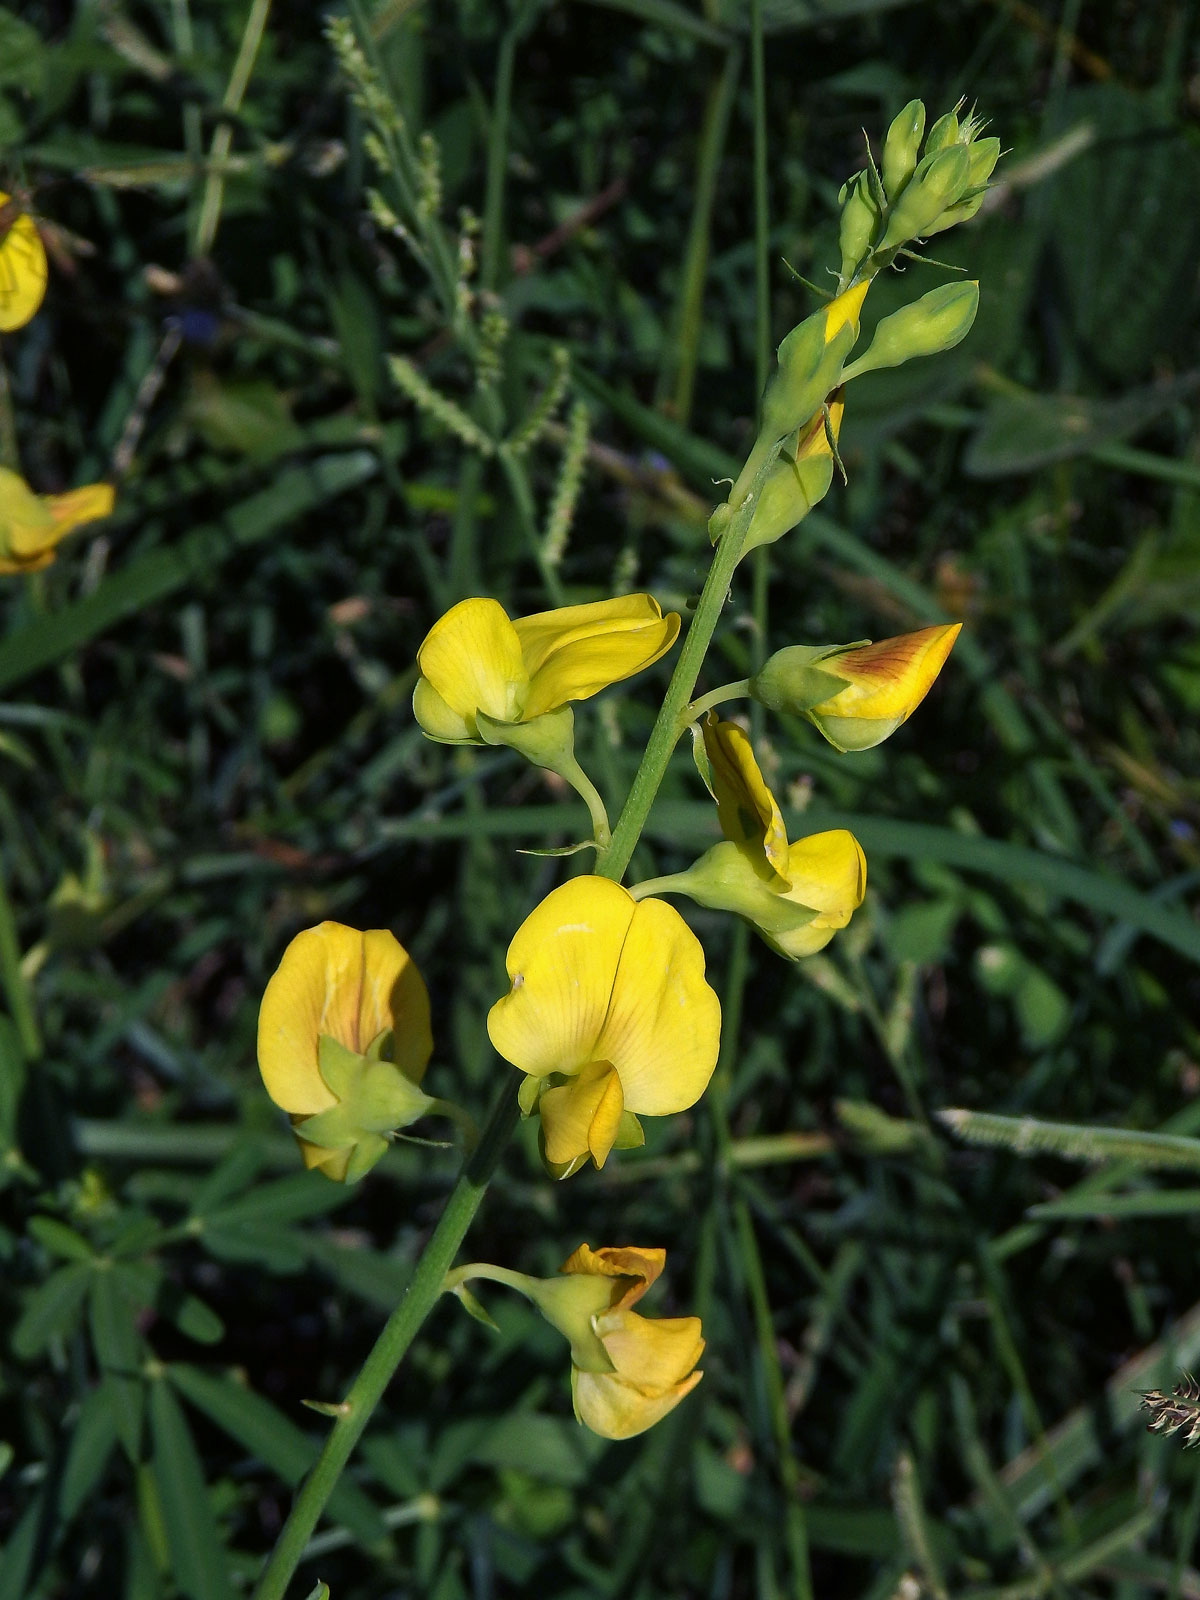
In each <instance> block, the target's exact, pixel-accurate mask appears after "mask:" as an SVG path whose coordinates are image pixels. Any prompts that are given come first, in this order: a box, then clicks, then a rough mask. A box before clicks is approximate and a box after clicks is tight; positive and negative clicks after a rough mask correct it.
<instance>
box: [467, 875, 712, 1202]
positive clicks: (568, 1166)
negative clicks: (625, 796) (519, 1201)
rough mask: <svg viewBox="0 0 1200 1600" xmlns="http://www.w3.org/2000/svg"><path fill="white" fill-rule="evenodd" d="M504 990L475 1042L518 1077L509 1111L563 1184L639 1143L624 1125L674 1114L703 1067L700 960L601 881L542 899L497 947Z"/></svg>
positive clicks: (704, 1006)
mask: <svg viewBox="0 0 1200 1600" xmlns="http://www.w3.org/2000/svg"><path fill="white" fill-rule="evenodd" d="M508 975H509V977H510V978H511V980H512V989H511V990H510V991H509V993H508V994H506V995H505V996H504V998H503V999H501V1000H498V1001H497V1002H496V1004H495V1005H494V1006H493V1007H492V1009H491V1011H490V1012H489V1013H488V1034H489V1035H490V1037H491V1041H492V1043H493V1045H495V1047H496V1049H497V1051H498V1052H499V1053H500V1055H502V1056H503V1057H504V1059H505V1060H506V1061H511V1062H512V1063H513V1065H514V1066H516V1067H519V1068H520V1069H521V1071H522V1072H524V1073H525V1074H526V1078H525V1082H524V1084H523V1085H522V1087H521V1097H520V1098H521V1108H522V1110H523V1111H524V1112H525V1113H526V1115H532V1114H533V1112H534V1110H535V1109H536V1110H537V1111H538V1112H539V1113H540V1115H541V1119H542V1138H543V1149H544V1154H545V1158H546V1161H547V1163H548V1165H549V1166H550V1167H551V1169H552V1170H553V1171H555V1172H556V1174H557V1175H559V1176H564V1177H565V1176H568V1175H569V1174H570V1173H572V1172H574V1171H576V1170H577V1169H578V1168H579V1167H581V1166H582V1165H583V1164H584V1163H585V1162H586V1161H587V1159H588V1157H589V1156H590V1157H591V1159H592V1160H593V1161H594V1162H595V1164H596V1165H597V1166H598V1167H602V1166H603V1165H604V1163H605V1161H606V1160H607V1159H608V1154H609V1151H610V1150H612V1149H613V1148H614V1146H615V1147H617V1148H624V1147H625V1146H627V1145H632V1144H640V1143H641V1129H640V1126H639V1124H638V1122H637V1115H638V1114H644V1115H648V1116H655V1117H661V1116H666V1115H668V1114H669V1113H670V1112H673V1111H684V1110H686V1109H687V1107H688V1106H691V1105H694V1104H695V1103H696V1101H697V1100H698V1099H699V1098H700V1096H701V1095H702V1094H703V1093H704V1090H705V1087H706V1086H707V1084H708V1080H709V1078H710V1077H711V1076H712V1072H713V1068H714V1067H715V1066H716V1063H717V1047H718V1045H719V1043H720V1037H721V1007H720V1004H719V1002H718V1000H717V997H716V995H715V994H714V993H713V991H712V989H710V988H709V986H708V984H707V983H706V982H705V980H704V951H703V950H702V949H701V947H700V943H699V940H698V939H697V938H696V936H695V935H694V934H693V933H692V932H691V930H690V929H689V928H688V926H687V924H686V923H685V922H684V920H683V918H682V917H680V915H679V914H678V912H676V911H673V910H672V909H671V907H670V906H667V905H664V904H663V903H662V902H661V901H659V900H643V901H642V903H641V904H640V905H639V904H637V903H636V902H635V901H634V898H633V896H632V895H631V894H630V893H629V891H628V889H623V888H622V887H621V886H620V885H619V884H616V883H612V882H610V881H609V880H608V879H607V878H597V877H580V878H574V879H572V880H571V882H570V883H565V884H563V885H562V886H561V888H558V889H555V890H553V891H552V892H551V893H550V894H549V895H547V896H546V898H545V900H543V901H542V903H541V905H540V906H538V907H537V908H536V909H535V910H534V911H532V912H531V913H530V915H529V916H528V917H526V919H525V921H524V922H523V923H522V924H521V926H520V928H518V930H517V932H516V935H515V937H514V938H513V941H512V943H511V945H509V948H508Z"/></svg>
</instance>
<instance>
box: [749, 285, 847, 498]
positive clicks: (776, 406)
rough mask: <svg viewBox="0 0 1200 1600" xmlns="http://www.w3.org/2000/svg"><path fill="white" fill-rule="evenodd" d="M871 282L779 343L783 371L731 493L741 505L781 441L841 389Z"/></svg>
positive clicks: (766, 399)
mask: <svg viewBox="0 0 1200 1600" xmlns="http://www.w3.org/2000/svg"><path fill="white" fill-rule="evenodd" d="M869 288H870V283H869V282H866V283H859V284H856V285H855V286H854V288H852V289H847V290H845V291H844V292H843V293H842V294H839V295H837V296H836V297H835V298H834V299H833V300H831V301H830V302H829V304H828V305H825V306H822V307H821V309H820V311H815V312H814V313H813V315H812V316H811V317H806V318H805V319H804V321H803V322H801V323H799V324H798V325H797V326H796V327H794V328H793V329H792V331H791V332H790V333H789V334H788V335H787V337H786V338H785V339H784V341H783V343H782V344H781V345H780V346H779V370H778V371H777V372H776V373H775V376H774V377H773V378H772V379H771V381H770V383H768V385H767V390H766V393H765V394H764V395H763V407H762V409H763V421H762V427H761V428H760V430H759V434H758V438H757V439H756V440H755V442H754V448H753V449H752V450H751V452H750V454H749V456H748V457H747V458H746V464H745V466H744V467H743V468H742V470H741V472H740V473H739V474H738V479H737V482H736V483H735V484H734V486H733V488H732V489H731V490H730V491H729V504H730V505H731V506H734V507H737V506H739V505H741V503H742V501H743V500H744V498H745V496H746V495H747V493H748V492H749V490H750V486H751V485H752V484H753V482H754V480H755V478H756V477H757V476H758V473H759V469H760V468H761V467H762V465H763V463H764V461H765V460H766V459H767V457H768V455H769V454H770V452H771V450H772V449H773V448H774V447H775V445H776V444H778V442H779V441H780V439H786V438H787V436H788V434H789V433H795V432H796V431H797V429H802V428H804V427H805V425H806V424H807V423H809V422H811V421H812V419H813V417H814V416H815V415H816V413H817V412H818V411H820V409H821V407H822V405H824V403H825V400H826V397H827V396H828V395H829V394H830V393H832V391H833V390H834V389H836V388H837V386H838V383H839V381H840V375H841V370H842V365H843V363H844V362H845V359H846V357H847V356H848V355H849V354H850V351H851V348H852V347H853V345H854V342H855V340H856V339H857V338H858V328H859V322H858V318H859V313H860V311H861V310H862V303H863V300H864V299H865V297H866V293H867V290H868V289H869Z"/></svg>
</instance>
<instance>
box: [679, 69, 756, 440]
mask: <svg viewBox="0 0 1200 1600" xmlns="http://www.w3.org/2000/svg"><path fill="white" fill-rule="evenodd" d="M741 61H742V52H741V50H740V48H738V47H737V46H734V47H733V48H732V49H730V50H729V51H728V53H727V54H726V56H725V63H724V66H723V67H722V69H721V72H720V73H719V75H717V76H715V77H714V78H713V80H712V82H711V83H710V85H709V90H708V101H707V104H706V105H705V109H704V120H703V123H702V126H701V132H700V148H699V150H698V152H697V157H696V190H695V200H694V202H693V205H692V218H691V223H690V225H689V228H688V241H687V249H686V251H685V253H684V259H683V272H682V274H681V277H680V292H679V302H678V305H677V306H676V310H675V327H674V338H673V339H672V340H671V351H672V355H673V358H674V360H675V383H674V394H673V396H672V407H673V415H674V417H675V420H676V421H677V422H679V423H681V424H684V425H686V423H687V421H688V418H689V417H690V415H691V411H692V396H693V391H694V389H695V384H696V368H697V364H698V361H699V351H700V337H701V333H702V331H703V325H704V288H705V283H706V281H707V278H708V261H709V252H710V248H711V243H712V220H713V211H714V208H715V206H716V197H717V180H718V178H719V176H720V169H721V157H722V155H723V153H724V150H725V141H726V138H727V136H728V132H729V119H730V115H731V113H732V111H733V104H734V96H735V95H736V92H737V84H738V78H739V77H740V75H741Z"/></svg>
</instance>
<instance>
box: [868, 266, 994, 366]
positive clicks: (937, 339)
mask: <svg viewBox="0 0 1200 1600" xmlns="http://www.w3.org/2000/svg"><path fill="white" fill-rule="evenodd" d="M978 308H979V284H978V283H977V282H975V281H974V280H972V281H971V282H968V283H946V284H943V285H942V286H941V287H940V288H938V289H931V290H930V291H929V293H928V294H923V295H922V296H921V298H920V299H919V300H914V301H913V302H912V304H911V305H907V306H902V307H901V308H900V310H899V311H894V312H893V313H892V315H891V316H890V317H884V319H883V321H882V322H881V323H880V324H879V326H878V328H876V330H875V337H874V338H873V339H872V340H871V343H870V345H869V346H868V347H867V349H866V351H865V352H864V353H863V354H862V355H861V356H859V358H858V360H857V361H853V362H851V364H850V365H849V366H848V367H847V368H846V369H845V371H844V373H843V377H844V378H845V379H846V381H847V382H849V380H850V379H851V378H858V377H861V376H862V374H863V373H864V372H877V371H879V370H880V369H881V368H883V367H898V366H900V365H901V364H902V363H903V362H905V361H911V360H912V358H913V357H914V356H934V355H938V354H939V353H940V352H941V351H943V350H952V349H953V348H954V346H955V345H956V344H958V343H959V342H960V340H962V339H965V338H966V336H967V334H968V333H969V332H970V330H971V324H972V323H973V322H974V321H975V313H976V311H977V310H978Z"/></svg>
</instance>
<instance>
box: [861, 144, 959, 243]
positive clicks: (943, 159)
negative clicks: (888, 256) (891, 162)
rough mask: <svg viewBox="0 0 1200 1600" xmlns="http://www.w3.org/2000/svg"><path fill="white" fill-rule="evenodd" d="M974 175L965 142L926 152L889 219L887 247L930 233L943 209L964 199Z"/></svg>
mask: <svg viewBox="0 0 1200 1600" xmlns="http://www.w3.org/2000/svg"><path fill="white" fill-rule="evenodd" d="M970 175H971V157H970V154H969V153H968V151H967V150H965V149H964V148H963V146H962V145H957V144H956V145H953V146H951V148H950V149H948V150H939V151H938V152H937V154H936V155H933V156H923V157H922V158H921V161H920V164H919V165H918V167H917V170H916V171H915V172H914V173H913V175H912V178H911V179H910V180H909V183H908V186H907V188H906V189H905V191H904V193H903V194H902V195H901V196H900V199H899V200H898V201H897V203H896V205H895V207H894V208H893V210H892V214H891V216H890V218H889V219H888V226H887V232H886V233H885V234H884V236H883V240H882V244H883V246H884V248H885V249H886V248H888V247H889V246H891V245H901V244H905V243H907V241H908V240H909V239H919V238H921V237H922V236H923V235H925V234H927V233H929V232H930V231H931V230H932V227H933V224H934V223H935V222H936V221H937V220H938V218H939V217H940V216H941V214H942V212H943V211H945V210H946V209H947V207H949V206H952V205H954V204H955V203H956V202H957V201H959V200H961V199H962V197H963V194H964V192H965V190H966V188H967V184H968V182H969V180H970Z"/></svg>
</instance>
